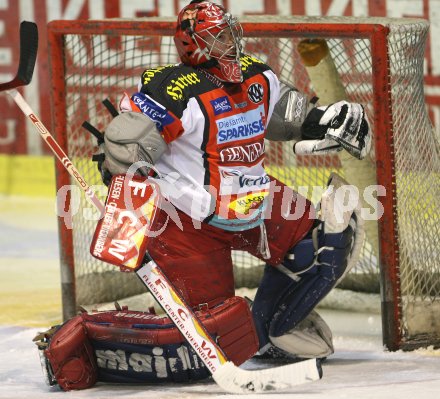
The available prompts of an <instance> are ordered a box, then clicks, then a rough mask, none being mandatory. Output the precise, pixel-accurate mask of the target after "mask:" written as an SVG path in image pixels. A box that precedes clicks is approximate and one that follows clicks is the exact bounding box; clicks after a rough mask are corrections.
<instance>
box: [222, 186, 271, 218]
mask: <svg viewBox="0 0 440 399" xmlns="http://www.w3.org/2000/svg"><path fill="white" fill-rule="evenodd" d="M268 194H269V193H268V192H267V191H261V192H258V193H251V194H248V195H246V196H244V197H240V198H237V199H236V200H235V201H232V202H231V203H230V204H229V208H230V209H232V210H234V211H235V212H238V213H241V214H243V215H247V214H248V213H249V212H250V211H251V209H258V208H259V207H260V206H261V205H262V203H263V201H264V199H265V198H266V197H267V195H268Z"/></svg>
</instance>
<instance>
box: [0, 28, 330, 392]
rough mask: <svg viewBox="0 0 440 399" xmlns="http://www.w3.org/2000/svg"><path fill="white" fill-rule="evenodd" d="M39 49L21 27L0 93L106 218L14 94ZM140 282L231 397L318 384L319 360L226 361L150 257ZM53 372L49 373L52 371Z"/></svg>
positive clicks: (28, 74)
mask: <svg viewBox="0 0 440 399" xmlns="http://www.w3.org/2000/svg"><path fill="white" fill-rule="evenodd" d="M37 47H38V30H37V26H36V24H35V23H32V22H27V21H24V22H22V23H21V25H20V63H19V69H18V73H17V76H16V77H15V78H14V79H13V80H12V81H11V82H8V83H3V84H0V91H5V90H6V91H7V93H8V94H9V95H11V97H12V98H13V99H14V101H15V102H16V103H17V105H18V106H19V107H20V109H21V110H22V111H23V113H24V114H25V115H26V116H28V117H29V119H30V120H31V122H32V123H33V125H34V126H35V128H36V129H37V130H38V132H39V133H40V135H41V137H42V138H43V139H44V141H45V142H46V143H47V144H48V146H49V148H50V149H51V150H52V152H53V153H54V154H55V156H56V157H57V158H58V159H59V160H60V161H61V162H62V164H63V166H64V167H65V168H66V169H67V170H68V172H69V173H70V175H71V176H72V177H73V178H74V179H75V181H76V182H77V183H78V185H79V186H80V187H81V188H82V190H83V191H84V192H85V194H86V196H87V198H88V199H89V200H90V201H91V202H92V204H93V205H95V206H96V208H97V209H98V210H99V211H100V212H101V213H102V212H103V211H104V205H103V204H102V202H101V201H100V200H99V199H98V198H97V197H96V196H95V194H94V192H93V191H92V189H91V188H90V186H88V184H87V183H86V181H85V180H84V179H83V178H82V176H81V175H80V173H79V172H78V171H77V169H76V168H75V167H74V165H73V164H72V162H71V161H70V160H69V158H68V157H67V155H66V154H65V152H64V151H63V150H62V149H61V147H60V146H59V145H58V143H57V142H56V141H55V139H54V138H53V136H52V135H51V134H50V132H49V131H48V130H47V129H46V127H45V126H44V125H43V123H42V122H41V121H40V119H39V118H38V117H36V116H35V114H34V113H33V111H32V109H31V108H30V106H29V105H28V104H27V103H26V101H25V100H24V98H23V97H22V96H21V95H20V93H18V91H17V90H16V89H17V88H18V87H20V86H25V85H27V84H29V83H30V81H31V79H32V74H33V69H34V66H35V61H36V56H37ZM135 272H136V274H137V276H138V277H139V278H140V280H141V281H142V282H143V284H144V285H145V286H146V287H147V288H148V290H149V291H150V292H151V293H152V295H153V296H154V297H155V298H156V300H157V301H158V303H159V304H160V305H161V306H162V308H163V309H164V310H165V311H166V313H167V314H168V316H169V317H170V319H171V320H172V321H173V322H174V323H175V325H176V327H177V328H178V329H179V330H180V332H181V333H182V335H183V336H184V337H185V339H186V340H187V341H188V343H189V344H190V345H191V347H192V348H193V349H194V350H195V352H196V353H197V354H198V355H199V356H200V359H201V360H202V361H203V363H204V364H205V365H206V367H207V368H208V370H210V372H211V373H212V377H213V379H214V381H215V382H216V383H217V384H218V385H219V386H220V387H221V388H223V389H224V390H225V391H227V392H230V393H260V392H268V391H271V392H272V391H276V390H280V389H283V390H284V389H288V388H291V387H294V386H296V385H299V384H302V383H306V382H310V381H315V380H319V379H320V378H321V377H322V370H321V366H320V363H319V361H318V360H316V359H309V360H305V361H302V362H299V363H294V364H289V365H285V366H281V367H274V368H268V369H259V370H244V369H241V368H239V367H237V366H235V365H234V364H233V363H232V362H230V361H228V360H227V359H226V357H225V355H224V354H223V351H222V350H221V348H220V347H219V346H218V345H217V343H216V342H215V340H214V339H213V338H212V337H211V336H210V335H209V333H207V331H206V330H205V328H204V326H203V324H202V323H201V322H200V320H199V319H198V317H197V316H196V315H195V313H194V312H193V311H192V309H191V308H190V307H189V306H188V305H187V304H185V302H184V301H183V299H182V297H181V296H180V294H179V293H178V292H177V290H176V289H175V288H174V287H173V285H172V283H171V282H170V281H169V280H168V279H167V278H166V276H165V275H164V274H163V273H162V271H161V269H160V267H159V266H158V265H157V264H156V263H155V262H154V260H152V259H151V258H150V257H149V256H148V255H145V261H144V264H143V265H141V266H140V267H139V268H138V269H136V270H135ZM48 370H49V371H50V368H48Z"/></svg>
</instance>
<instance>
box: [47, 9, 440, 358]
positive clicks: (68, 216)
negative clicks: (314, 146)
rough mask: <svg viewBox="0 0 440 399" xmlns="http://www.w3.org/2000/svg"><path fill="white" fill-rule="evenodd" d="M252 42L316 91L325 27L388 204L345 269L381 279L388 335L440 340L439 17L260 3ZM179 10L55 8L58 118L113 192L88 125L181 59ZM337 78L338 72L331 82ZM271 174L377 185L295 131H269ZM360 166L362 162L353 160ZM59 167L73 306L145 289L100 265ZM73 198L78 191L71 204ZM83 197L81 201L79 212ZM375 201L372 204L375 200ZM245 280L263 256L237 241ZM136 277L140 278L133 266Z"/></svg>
mask: <svg viewBox="0 0 440 399" xmlns="http://www.w3.org/2000/svg"><path fill="white" fill-rule="evenodd" d="M241 21H242V25H243V29H244V32H245V39H244V43H245V47H244V48H245V52H246V53H248V54H250V55H253V56H255V57H257V58H260V59H262V60H263V61H265V62H267V63H268V64H269V65H270V66H271V67H272V68H273V69H274V71H275V72H276V73H277V74H278V76H279V77H280V78H281V79H282V80H284V81H286V82H288V83H291V84H293V85H294V86H295V87H297V88H298V89H299V90H301V91H303V92H305V93H307V94H308V95H310V96H311V95H314V94H316V93H318V92H319V90H320V88H319V87H316V88H315V87H313V79H312V81H311V78H310V76H312V75H311V71H310V70H308V68H306V67H305V66H304V64H303V63H302V59H301V56H300V54H299V52H298V44H299V43H300V42H301V41H302V40H304V39H308V40H310V39H314V38H321V39H325V40H326V43H327V44H328V47H329V49H330V56H331V60H332V62H333V63H334V67H335V71H336V72H337V73H336V75H337V76H336V75H335V76H328V77H324V81H325V80H327V81H331V80H333V79H337V80H338V82H339V84H342V85H343V87H344V90H345V95H346V97H347V98H348V99H349V100H350V101H356V102H359V103H362V104H364V105H365V109H366V112H367V115H368V118H369V121H370V124H371V127H372V131H373V134H374V148H373V150H372V152H371V154H370V156H369V158H368V159H367V161H366V162H367V163H368V164H367V166H368V168H369V172H368V171H367V174H369V176H368V178H367V179H366V180H365V181H366V182H370V183H371V181H372V179H373V181H374V183H375V184H377V185H380V186H382V187H384V189H385V190H386V195H384V196H378V198H377V199H378V200H379V201H380V204H381V207H379V208H380V209H379V210H381V209H383V214H382V216H381V217H380V219H379V221H378V223H377V225H376V224H374V222H373V225H372V227H371V228H370V232H371V234H370V236H369V233H368V230H367V239H366V242H365V243H364V245H363V248H362V253H361V255H360V258H359V261H358V263H357V264H356V266H355V267H354V268H353V270H352V271H351V272H350V273H349V274H348V276H347V277H346V278H345V279H344V281H343V282H342V285H344V284H345V285H346V286H347V287H348V288H352V289H360V290H364V291H370V288H369V287H370V286H371V287H373V288H371V290H372V291H374V290H379V286H380V293H381V301H382V320H383V322H382V325H383V341H384V344H385V345H386V347H387V348H389V349H390V350H396V349H399V348H403V349H411V348H415V347H419V346H424V345H433V344H437V345H438V344H439V343H440V321H439V318H438V317H436V316H435V315H436V314H437V315H438V314H439V311H440V282H439V280H440V279H439V276H440V264H439V262H440V261H439V260H438V259H439V258H440V256H439V248H440V242H439V240H440V238H439V237H440V223H439V222H440V220H439V213H438V209H439V205H440V192H439V190H440V189H439V187H440V184H439V178H440V149H439V141H438V137H436V136H435V134H434V132H433V129H432V126H431V124H430V122H429V119H428V116H427V113H426V109H425V104H424V92H423V61H424V49H425V41H426V37H427V33H428V30H429V24H428V22H427V21H425V20H419V19H384V18H353V17H333V18H332V17H293V16H292V17H286V16H282V17H280V16H258V17H243V18H241ZM174 29H175V21H174V19H164V18H148V19H136V20H122V19H121V20H120V19H111V20H110V19H109V20H99V21H92V20H77V21H53V22H51V23H49V25H48V41H49V52H50V69H51V91H52V93H53V96H52V100H53V101H52V106H53V131H54V133H55V135H56V138H57V140H58V141H59V143H60V145H61V146H62V147H63V148H64V149H65V151H66V152H67V154H68V156H69V157H70V159H72V161H73V162H75V165H76V167H77V168H78V170H79V171H80V172H81V174H82V175H83V176H84V177H85V179H86V180H87V183H88V184H90V185H96V186H97V187H96V188H97V190H98V191H99V194H100V195H101V196H102V197H104V195H105V191H104V190H103V189H102V185H101V186H100V184H101V182H100V179H99V175H98V173H97V172H96V167H95V165H93V164H92V162H91V155H92V154H93V152H94V151H95V150H96V142H95V139H94V138H93V137H91V135H89V134H88V133H87V132H86V131H85V130H84V129H83V128H82V127H81V125H82V123H83V122H84V121H86V120H87V121H90V122H91V123H92V124H93V125H95V126H98V128H99V129H101V130H104V129H105V126H106V124H107V123H108V122H109V120H110V118H111V116H110V115H109V114H108V112H107V111H106V109H105V107H104V106H103V105H102V100H104V99H106V98H109V99H110V100H111V101H112V102H113V103H114V104H117V103H118V100H119V98H120V95H121V94H122V92H123V91H128V92H131V91H133V90H134V88H135V86H136V84H137V81H138V79H139V77H140V74H141V72H142V71H143V70H144V69H146V68H154V67H157V66H160V65H164V64H170V63H175V62H178V58H177V53H176V51H175V49H174V45H173V41H172V36H173V33H174ZM330 87H331V85H330ZM267 147H268V150H267V161H266V166H267V168H268V170H269V172H270V173H271V174H273V175H274V176H276V177H277V178H279V179H280V180H282V181H283V182H285V183H286V184H288V185H290V186H292V187H294V188H295V189H297V190H298V191H300V192H301V193H304V194H305V195H307V196H308V197H309V198H311V199H312V200H313V201H314V202H316V201H317V200H318V199H319V196H318V197H317V192H318V191H319V190H316V189H313V187H324V186H325V183H326V180H327V177H328V176H329V174H330V173H331V172H332V171H335V172H337V173H340V174H342V175H345V176H350V183H352V184H354V185H356V186H358V187H359V188H362V190H361V191H363V188H365V181H364V180H362V177H361V176H359V175H360V173H357V172H356V173H353V166H350V165H348V166H347V165H346V164H345V161H344V159H342V158H343V157H315V158H310V157H304V156H303V157H295V156H294V155H293V154H292V151H291V145H290V144H289V143H270V142H268V143H267ZM354 170H355V171H356V167H355V169H354ZM71 184H74V183H73V182H72V181H71V180H70V178H69V176H68V175H67V173H66V172H65V170H64V169H63V168H62V167H57V188H58V190H59V191H58V199H59V204H60V207H59V214H60V218H59V232H60V233H59V234H60V252H61V268H62V273H61V274H62V290H63V310H64V317H69V316H71V315H73V314H74V313H75V312H76V308H77V306H78V305H86V304H91V303H98V302H105V301H113V300H117V299H120V298H121V297H124V296H129V295H134V294H136V293H139V292H142V291H143V290H144V288H143V287H141V285H140V284H138V283H137V282H136V279H135V278H134V276H130V275H126V274H124V273H120V272H118V271H117V270H116V269H115V268H113V267H111V266H108V265H105V264H101V263H99V261H97V260H96V259H93V258H92V257H91V256H90V254H89V245H90V240H91V235H92V234H93V230H94V227H95V224H96V220H93V219H94V217H95V219H96V215H93V212H91V210H90V209H88V208H89V205H88V204H87V202H86V201H85V199H84V198H81V196H79V195H77V192H76V191H75V190H71V191H69V190H67V189H66V187H68V186H69V185H71ZM64 199H67V201H66V203H64ZM69 210H70V211H69ZM370 213H371V209H370ZM234 261H235V270H236V277H237V279H236V285H237V286H242V285H246V286H250V285H255V284H256V283H257V281H258V278H259V276H261V270H262V265H260V264H259V263H258V262H256V261H255V260H254V259H251V258H250V257H249V256H247V255H245V254H242V253H234ZM131 277H133V278H131Z"/></svg>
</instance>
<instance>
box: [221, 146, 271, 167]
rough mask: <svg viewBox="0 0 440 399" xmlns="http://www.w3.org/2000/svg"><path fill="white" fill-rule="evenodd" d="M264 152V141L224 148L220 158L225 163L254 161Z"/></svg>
mask: <svg viewBox="0 0 440 399" xmlns="http://www.w3.org/2000/svg"><path fill="white" fill-rule="evenodd" d="M263 154H264V142H262V143H253V144H248V145H240V146H236V147H227V148H223V149H222V150H221V151H220V159H221V162H222V163H224V164H228V163H234V162H240V163H254V162H255V161H257V160H258V159H259V158H260V157H261V156H262V155H263Z"/></svg>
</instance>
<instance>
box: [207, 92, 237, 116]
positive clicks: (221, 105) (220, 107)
mask: <svg viewBox="0 0 440 399" xmlns="http://www.w3.org/2000/svg"><path fill="white" fill-rule="evenodd" d="M210 103H211V105H212V108H213V109H214V114H215V115H220V114H224V113H225V112H229V111H232V106H231V103H230V102H229V99H228V97H226V96H224V97H220V98H216V99H215V100H212V101H210Z"/></svg>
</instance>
